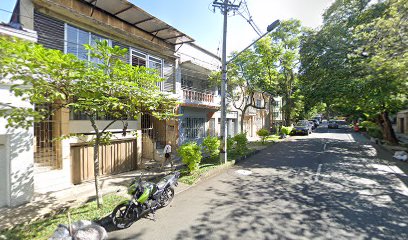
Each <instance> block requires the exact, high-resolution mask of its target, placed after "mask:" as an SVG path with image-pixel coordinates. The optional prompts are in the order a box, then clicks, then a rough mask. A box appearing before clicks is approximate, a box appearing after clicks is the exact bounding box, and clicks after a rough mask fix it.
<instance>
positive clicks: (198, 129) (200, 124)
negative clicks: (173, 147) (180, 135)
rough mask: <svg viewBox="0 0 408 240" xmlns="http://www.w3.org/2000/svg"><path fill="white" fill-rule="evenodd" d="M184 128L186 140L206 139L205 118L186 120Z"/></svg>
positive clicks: (183, 123)
mask: <svg viewBox="0 0 408 240" xmlns="http://www.w3.org/2000/svg"><path fill="white" fill-rule="evenodd" d="M182 128H183V132H184V138H185V139H196V138H203V137H205V119H204V118H184V119H183V122H182Z"/></svg>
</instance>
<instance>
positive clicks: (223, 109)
mask: <svg viewBox="0 0 408 240" xmlns="http://www.w3.org/2000/svg"><path fill="white" fill-rule="evenodd" d="M226 16H227V15H226V13H224V31H223V45H222V46H223V49H222V68H221V69H222V71H221V73H222V77H221V150H220V161H221V163H226V162H227V160H228V159H227V136H228V134H227V127H226V123H227V122H226V121H227V105H226V97H225V95H226V91H227V65H228V64H229V63H231V62H232V61H233V60H234V59H236V58H237V57H238V56H239V55H240V54H241V53H243V52H244V51H245V50H247V49H248V48H250V47H251V46H252V45H254V44H255V43H256V42H258V41H259V40H260V39H261V38H263V37H265V35H266V34H268V33H270V32H271V31H272V30H273V29H275V28H276V27H277V26H279V24H280V21H279V20H276V21H274V22H273V23H272V24H270V25H269V26H268V27H267V28H266V33H264V34H263V35H262V36H260V37H259V38H258V39H256V40H255V41H253V42H252V43H251V44H249V45H248V46H247V47H246V48H244V49H243V50H242V51H240V52H239V53H237V54H235V56H233V57H232V58H231V59H229V60H228V61H227V59H226V56H227V49H226V45H227V17H226Z"/></svg>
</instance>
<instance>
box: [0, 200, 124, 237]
mask: <svg viewBox="0 0 408 240" xmlns="http://www.w3.org/2000/svg"><path fill="white" fill-rule="evenodd" d="M123 200H125V197H122V196H117V195H113V194H112V195H106V196H104V197H103V207H102V208H101V209H98V208H97V206H96V201H92V202H89V203H86V204H84V205H82V206H80V207H77V208H71V209H68V210H67V211H65V212H64V213H60V214H56V215H54V216H52V217H49V218H44V219H39V220H37V221H34V222H32V223H30V224H27V225H18V226H15V227H14V228H12V229H9V230H2V231H1V232H0V239H48V238H49V237H50V236H51V235H52V234H53V232H54V231H55V229H56V228H57V226H58V224H60V223H62V224H68V217H67V212H70V214H71V221H72V222H75V221H78V220H91V221H96V220H99V219H101V218H103V217H105V216H106V215H108V214H110V213H111V212H112V210H113V209H114V208H115V207H116V205H117V204H119V202H121V201H123Z"/></svg>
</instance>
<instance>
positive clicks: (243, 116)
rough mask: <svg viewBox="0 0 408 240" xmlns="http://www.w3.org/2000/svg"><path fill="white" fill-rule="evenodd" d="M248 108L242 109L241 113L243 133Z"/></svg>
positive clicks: (242, 131)
mask: <svg viewBox="0 0 408 240" xmlns="http://www.w3.org/2000/svg"><path fill="white" fill-rule="evenodd" d="M247 108H248V106H245V107H244V109H242V112H241V133H244V119H245V112H246V110H247Z"/></svg>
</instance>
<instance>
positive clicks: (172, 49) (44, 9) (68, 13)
mask: <svg viewBox="0 0 408 240" xmlns="http://www.w3.org/2000/svg"><path fill="white" fill-rule="evenodd" d="M14 12H15V13H16V14H15V15H14V16H17V17H14V19H13V22H12V24H10V26H16V24H14V23H17V25H21V26H22V30H18V31H21V32H22V33H24V34H26V33H27V32H28V33H32V34H33V35H35V38H36V40H37V42H38V43H39V44H42V45H43V46H44V47H46V48H50V49H57V50H60V51H62V52H64V53H71V54H74V55H76V56H77V57H78V58H79V59H83V60H88V61H94V60H93V59H92V58H91V57H90V56H89V52H88V51H87V50H86V49H85V48H84V46H83V44H91V45H92V44H95V41H97V40H107V41H108V43H109V44H110V45H111V46H120V47H121V48H125V49H127V50H128V51H127V54H126V56H125V58H124V59H123V60H124V61H126V62H128V63H129V64H132V65H134V66H145V67H149V68H154V69H156V70H157V71H158V72H159V74H160V75H161V76H162V77H163V78H164V79H165V81H164V82H161V83H160V85H159V87H160V89H161V90H162V91H166V92H171V93H174V94H175V93H176V74H175V73H176V72H177V70H176V68H177V67H178V66H177V64H178V60H177V59H178V56H176V55H175V53H176V46H177V45H179V44H182V43H186V42H192V41H193V39H192V38H191V37H189V36H187V35H186V34H184V33H182V32H180V31H178V30H177V29H175V28H174V27H172V26H170V25H168V24H167V23H165V22H163V21H161V20H159V19H157V18H156V17H154V16H152V15H150V14H148V13H147V12H145V11H143V10H142V9H140V8H138V7H137V6H135V5H133V4H132V3H130V2H128V1H124V0H98V1H95V0H21V1H17V4H16V7H15V9H14ZM8 28H9V29H12V28H10V27H8ZM14 31H17V30H14ZM36 107H39V106H36ZM109 122H110V121H109V120H108V119H106V118H105V117H104V116H100V118H99V119H98V121H97V125H98V127H99V128H103V127H105V126H107V124H108V123H109ZM122 128H123V126H122V125H121V123H115V124H113V125H112V126H110V127H109V129H108V130H109V131H111V132H112V133H113V136H114V138H113V139H112V143H111V144H110V145H107V146H102V147H101V148H100V159H101V174H102V175H107V174H115V173H119V172H124V171H130V170H133V169H136V168H138V167H140V166H141V165H142V159H152V158H154V157H155V152H156V148H158V147H159V146H160V145H163V144H164V143H165V142H167V141H172V142H173V143H174V146H175V144H177V138H178V128H177V122H176V121H159V120H157V119H155V118H154V117H152V116H151V115H150V114H148V113H146V114H143V115H142V116H140V118H139V119H138V120H132V121H129V126H128V128H127V131H128V132H130V131H134V130H135V131H137V132H138V134H137V136H139V137H135V136H133V135H132V134H128V135H126V137H123V136H122V134H121V131H122ZM33 129H34V130H33V135H34V136H33V139H32V141H31V142H32V144H29V146H28V147H27V148H30V149H31V150H30V151H31V152H33V161H32V162H30V161H27V164H26V162H24V166H25V165H27V169H24V171H23V172H22V173H21V174H23V175H24V174H25V175H27V174H31V175H32V176H33V178H30V177H28V179H31V180H30V181H29V182H30V184H31V186H33V187H34V191H35V192H38V193H44V192H49V191H57V190H60V189H64V188H68V187H70V186H71V185H72V184H77V183H81V182H83V181H87V180H89V179H92V178H93V175H94V174H93V160H92V155H93V149H92V147H91V146H89V145H88V144H87V143H86V142H87V140H89V139H91V138H92V137H93V136H92V134H93V133H92V128H91V126H90V124H89V121H88V120H87V119H86V117H85V116H84V115H83V114H81V113H74V112H71V111H70V110H69V109H59V110H58V111H56V113H55V114H54V115H53V116H51V117H49V118H48V119H46V120H44V121H43V122H40V123H36V124H35V125H34V127H33ZM72 133H77V134H83V135H85V136H86V137H84V138H85V139H84V138H70V139H66V140H62V141H55V138H56V137H59V136H63V135H68V134H72ZM3 140H4V139H3ZM3 140H2V141H3ZM5 141H9V140H7V139H6V140H4V141H3V142H5ZM4 145H7V144H4ZM1 146H2V145H1V144H0V148H1ZM2 151H3V150H2ZM4 151H10V148H6V149H5V150H4ZM30 151H28V152H30ZM6 156H11V155H10V154H8V155H7V154H6ZM20 160H21V159H20ZM1 162H2V163H3V162H4V163H7V162H10V159H5V160H2V161H1ZM15 162H17V160H16V161H15ZM9 175H10V174H9ZM31 175H30V176H31ZM27 181H28V180H27ZM2 183H3V181H2ZM8 185H10V184H8ZM0 189H3V188H2V187H0ZM4 189H6V188H4ZM11 191H14V190H13V189H12V190H11ZM20 192H22V191H20ZM24 195H25V196H27V198H26V199H29V198H30V194H24ZM31 195H32V194H31ZM20 202H21V201H20ZM20 202H19V203H20ZM2 204H5V205H15V204H9V203H2Z"/></svg>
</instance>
